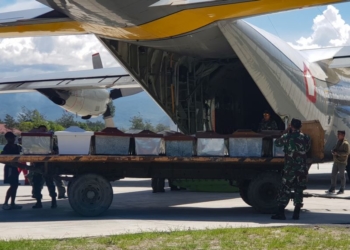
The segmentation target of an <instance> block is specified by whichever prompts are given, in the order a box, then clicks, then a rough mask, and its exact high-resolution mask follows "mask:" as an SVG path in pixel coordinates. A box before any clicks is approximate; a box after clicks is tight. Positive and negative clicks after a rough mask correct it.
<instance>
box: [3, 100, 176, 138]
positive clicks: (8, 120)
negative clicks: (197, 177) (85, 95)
mask: <svg viewBox="0 0 350 250" xmlns="http://www.w3.org/2000/svg"><path fill="white" fill-rule="evenodd" d="M113 110H114V109H113ZM113 113H114V112H113ZM129 122H130V124H131V126H130V127H129V128H128V129H125V128H118V129H120V130H122V131H124V132H125V131H127V130H129V129H137V130H150V131H153V132H160V131H164V130H168V129H170V128H169V126H166V125H164V124H161V123H159V124H157V125H152V124H151V123H150V122H149V121H144V119H143V118H142V116H141V115H140V114H138V115H137V116H133V117H132V118H131V119H130V120H129ZM0 124H5V126H6V128H8V129H10V130H12V129H18V130H20V131H22V132H28V131H30V130H32V129H33V128H37V127H39V126H40V125H45V126H46V127H47V129H48V130H51V131H62V130H65V129H66V128H68V127H70V126H78V127H80V128H82V129H84V130H86V131H94V132H96V131H101V130H103V129H104V128H105V124H104V122H103V121H90V120H87V121H77V120H76V119H75V115H74V114H71V113H68V112H63V114H62V116H61V117H60V118H58V119H57V120H55V121H50V120H47V119H46V117H45V115H43V114H41V113H40V112H39V111H38V110H37V109H33V110H30V109H27V108H26V107H24V106H23V107H22V108H21V112H20V113H19V114H18V115H17V116H15V117H14V116H11V115H9V114H6V115H5V118H4V119H3V120H1V119H0Z"/></svg>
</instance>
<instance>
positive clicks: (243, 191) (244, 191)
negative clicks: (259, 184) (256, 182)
mask: <svg viewBox="0 0 350 250" xmlns="http://www.w3.org/2000/svg"><path fill="white" fill-rule="evenodd" d="M249 184H250V181H248V180H246V181H244V182H242V183H241V184H240V185H239V194H240V196H241V198H242V200H243V201H244V202H245V203H247V205H249V206H251V205H252V204H251V202H250V201H249V198H248V187H249Z"/></svg>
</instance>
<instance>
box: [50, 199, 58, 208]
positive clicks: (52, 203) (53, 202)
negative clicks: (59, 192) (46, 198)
mask: <svg viewBox="0 0 350 250" xmlns="http://www.w3.org/2000/svg"><path fill="white" fill-rule="evenodd" d="M56 207H57V201H56V198H52V200H51V208H56Z"/></svg>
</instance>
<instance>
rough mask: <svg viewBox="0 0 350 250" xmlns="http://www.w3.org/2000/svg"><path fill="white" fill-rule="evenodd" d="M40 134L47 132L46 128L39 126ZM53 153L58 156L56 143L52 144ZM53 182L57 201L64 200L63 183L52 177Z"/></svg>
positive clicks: (58, 178) (64, 189) (57, 177)
mask: <svg viewBox="0 0 350 250" xmlns="http://www.w3.org/2000/svg"><path fill="white" fill-rule="evenodd" d="M38 129H39V130H40V132H44V133H46V132H47V128H46V126H45V125H40V126H39V128H38ZM53 153H54V154H58V146H57V141H54V143H53ZM53 181H54V183H55V184H56V188H57V192H58V197H57V199H66V198H67V196H66V188H65V187H64V184H63V181H62V180H61V179H60V177H59V176H57V175H55V176H53Z"/></svg>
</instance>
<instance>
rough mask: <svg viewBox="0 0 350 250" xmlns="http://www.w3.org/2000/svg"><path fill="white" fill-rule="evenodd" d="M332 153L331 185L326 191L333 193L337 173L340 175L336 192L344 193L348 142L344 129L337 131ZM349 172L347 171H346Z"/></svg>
mask: <svg viewBox="0 0 350 250" xmlns="http://www.w3.org/2000/svg"><path fill="white" fill-rule="evenodd" d="M332 155H333V160H334V163H333V169H332V177H331V187H330V188H329V190H328V191H326V193H329V194H334V193H335V186H336V184H337V175H338V173H339V175H340V189H339V191H338V193H337V194H344V190H345V183H346V178H345V168H346V165H347V162H348V156H349V142H348V141H347V140H346V139H345V131H338V142H337V144H336V145H335V147H334V148H333V150H332ZM348 174H349V173H348Z"/></svg>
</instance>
